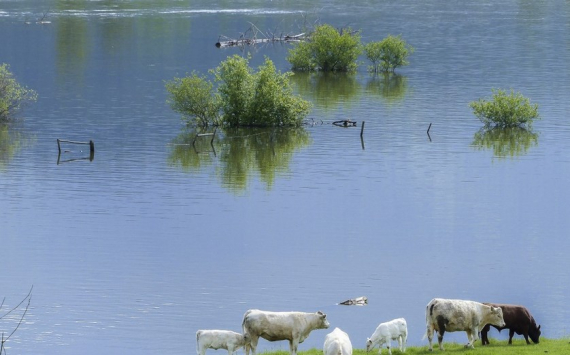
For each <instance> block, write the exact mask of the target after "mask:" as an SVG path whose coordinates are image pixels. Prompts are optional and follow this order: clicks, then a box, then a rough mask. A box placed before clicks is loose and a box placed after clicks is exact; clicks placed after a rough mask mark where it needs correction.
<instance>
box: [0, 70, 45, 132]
mask: <svg viewBox="0 0 570 355" xmlns="http://www.w3.org/2000/svg"><path fill="white" fill-rule="evenodd" d="M9 69H10V67H9V66H8V64H1V65H0V123H6V122H9V121H12V120H14V119H15V118H16V116H17V115H18V113H19V111H20V110H21V109H22V107H23V106H24V105H25V104H26V103H28V102H31V101H35V100H36V99H37V94H36V92H35V91H34V90H30V89H28V88H26V87H23V86H22V85H20V84H19V83H18V82H17V81H16V79H14V75H13V74H12V73H11V72H10V70H9Z"/></svg>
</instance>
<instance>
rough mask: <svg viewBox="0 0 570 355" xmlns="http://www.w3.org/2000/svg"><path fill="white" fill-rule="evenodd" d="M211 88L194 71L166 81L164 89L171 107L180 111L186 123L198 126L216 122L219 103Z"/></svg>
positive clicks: (209, 83) (207, 82) (203, 78)
mask: <svg viewBox="0 0 570 355" xmlns="http://www.w3.org/2000/svg"><path fill="white" fill-rule="evenodd" d="M212 88H213V85H212V83H211V82H209V81H207V80H206V78H205V77H203V76H199V75H198V74H197V73H196V72H192V75H190V76H187V77H185V78H174V80H172V81H169V82H167V83H166V90H167V91H168V93H169V94H170V98H169V100H168V102H169V103H170V106H171V107H172V109H173V110H174V111H176V112H180V113H181V114H182V115H183V116H184V117H185V119H186V121H187V123H188V124H196V125H198V126H208V125H209V123H213V124H216V123H217V122H218V115H219V111H220V103H219V98H218V96H217V95H214V94H213V91H212Z"/></svg>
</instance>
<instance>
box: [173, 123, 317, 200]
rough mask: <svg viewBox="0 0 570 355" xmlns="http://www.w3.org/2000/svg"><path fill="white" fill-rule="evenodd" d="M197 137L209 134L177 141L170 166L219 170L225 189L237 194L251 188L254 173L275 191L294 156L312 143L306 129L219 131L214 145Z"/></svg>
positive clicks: (190, 135)
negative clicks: (279, 175) (280, 175)
mask: <svg viewBox="0 0 570 355" xmlns="http://www.w3.org/2000/svg"><path fill="white" fill-rule="evenodd" d="M220 131H222V132H220ZM197 133H205V132H201V131H200V132H198V131H195V130H191V131H185V132H183V133H181V134H180V135H179V136H178V137H176V138H175V139H174V141H173V144H174V146H173V149H172V152H171V154H170V156H169V158H168V160H169V162H170V164H172V165H179V166H180V167H182V169H184V170H185V171H190V172H199V171H201V170H203V169H205V168H207V167H211V166H215V167H216V169H215V174H216V175H217V176H218V177H219V178H220V180H221V183H222V185H223V186H224V187H228V188H230V189H231V190H234V191H241V190H244V189H245V188H246V187H247V183H248V179H249V177H250V174H251V173H252V172H257V173H258V174H259V176H260V180H261V181H263V182H265V184H266V186H267V188H271V186H273V183H274V181H275V178H276V176H277V174H278V173H279V172H285V171H286V170H287V169H288V167H289V162H290V160H291V157H292V156H293V154H292V153H293V152H295V151H296V150H298V149H300V148H303V147H306V146H307V145H309V143H310V137H309V134H308V132H307V131H305V129H304V128H236V129H218V131H217V134H216V137H215V139H214V140H213V141H211V136H205V137H199V138H197V139H196V140H195V137H196V134H197Z"/></svg>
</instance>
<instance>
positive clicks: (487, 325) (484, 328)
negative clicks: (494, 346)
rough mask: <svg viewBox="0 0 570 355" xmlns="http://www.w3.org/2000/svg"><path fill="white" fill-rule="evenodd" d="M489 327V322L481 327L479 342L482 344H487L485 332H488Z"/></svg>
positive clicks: (487, 339)
mask: <svg viewBox="0 0 570 355" xmlns="http://www.w3.org/2000/svg"><path fill="white" fill-rule="evenodd" d="M490 329H491V326H490V325H489V324H486V325H485V326H484V327H483V329H481V344H483V345H488V344H489V338H488V337H487V333H488V332H489V330H490Z"/></svg>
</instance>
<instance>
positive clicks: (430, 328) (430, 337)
mask: <svg viewBox="0 0 570 355" xmlns="http://www.w3.org/2000/svg"><path fill="white" fill-rule="evenodd" d="M426 335H427V338H428V341H429V351H433V347H432V346H431V342H432V340H433V326H432V325H431V324H429V325H428V326H427V331H426Z"/></svg>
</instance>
